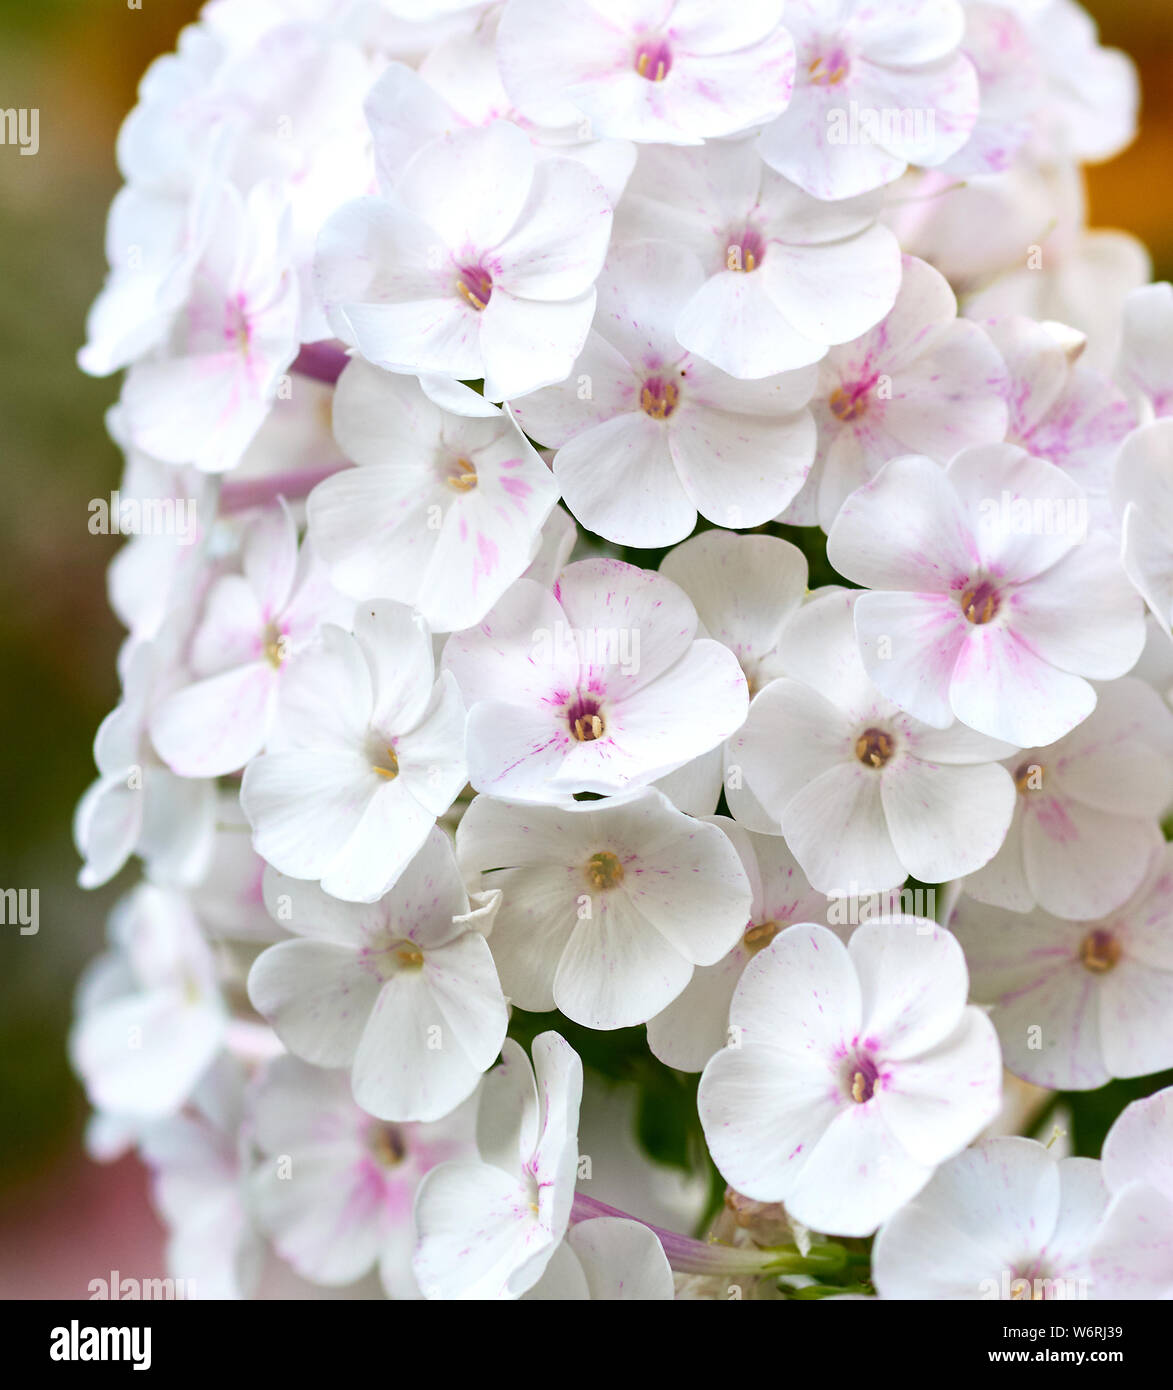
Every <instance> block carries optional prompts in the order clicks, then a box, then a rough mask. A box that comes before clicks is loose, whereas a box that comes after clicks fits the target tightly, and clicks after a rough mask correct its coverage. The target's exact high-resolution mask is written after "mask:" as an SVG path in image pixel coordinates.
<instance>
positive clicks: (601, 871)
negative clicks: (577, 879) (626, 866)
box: [586, 849, 624, 893]
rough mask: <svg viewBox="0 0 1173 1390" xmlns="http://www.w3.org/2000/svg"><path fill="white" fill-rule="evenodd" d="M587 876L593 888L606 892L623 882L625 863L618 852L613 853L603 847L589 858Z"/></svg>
mask: <svg viewBox="0 0 1173 1390" xmlns="http://www.w3.org/2000/svg"><path fill="white" fill-rule="evenodd" d="M586 876H587V882H588V883H589V884H590V885H591V887H592V888H596V889H598V891H599V892H600V893H605V892H607V891H608V890H609V889H611V888H615V887H616V886H617V885H618V884H620V883H622V882H623V876H624V870H623V865H622V864H621V863H620V862H619V856H618V855H617V854H612V853H611V851H610V850H609V849H601V850H600V851H599V852H598V854H592V855H591V857H590V858H589V859H588V860H587V863H586Z"/></svg>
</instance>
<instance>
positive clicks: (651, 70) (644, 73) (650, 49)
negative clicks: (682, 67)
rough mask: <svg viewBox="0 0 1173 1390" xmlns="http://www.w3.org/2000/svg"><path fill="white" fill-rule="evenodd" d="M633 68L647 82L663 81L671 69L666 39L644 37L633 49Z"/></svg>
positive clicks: (670, 55) (670, 54) (670, 58)
mask: <svg viewBox="0 0 1173 1390" xmlns="http://www.w3.org/2000/svg"><path fill="white" fill-rule="evenodd" d="M635 70H636V72H638V73H639V75H640V76H641V77H646V78H647V79H648V81H649V82H663V80H664V79H665V77H667V76H668V74H669V73H670V72H671V71H672V50H671V49H670V48H669V47H668V41H667V39H644V40H642V41H641V43H640V45H639V47H638V48H637V49H636V50H635Z"/></svg>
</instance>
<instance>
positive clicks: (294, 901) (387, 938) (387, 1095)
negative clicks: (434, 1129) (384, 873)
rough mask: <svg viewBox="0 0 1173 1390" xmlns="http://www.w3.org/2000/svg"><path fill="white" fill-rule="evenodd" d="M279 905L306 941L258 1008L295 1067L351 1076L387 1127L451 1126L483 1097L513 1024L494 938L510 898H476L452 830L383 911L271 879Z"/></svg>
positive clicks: (255, 994)
mask: <svg viewBox="0 0 1173 1390" xmlns="http://www.w3.org/2000/svg"><path fill="white" fill-rule="evenodd" d="M265 904H266V906H267V907H268V909H269V912H270V913H271V915H272V916H273V917H274V919H275V920H276V921H278V922H280V923H281V924H282V925H284V926H286V927H288V928H289V929H290V931H292V932H294V933H295V935H294V936H293V937H292V938H291V939H289V940H286V941H280V942H278V943H277V944H276V945H275V946H270V947H269V948H268V949H267V950H266V951H264V952H262V953H261V955H260V956H258V957H257V959H256V961H255V962H254V963H253V967H252V970H251V971H250V972H249V977H248V990H249V998H250V999H251V1000H252V1003H253V1006H254V1007H255V1008H256V1010H257V1012H258V1013H260V1014H261V1015H262V1016H263V1017H264V1018H266V1019H267V1020H268V1021H269V1023H270V1024H271V1025H272V1027H273V1029H274V1031H275V1032H276V1033H277V1036H278V1037H279V1038H280V1039H281V1041H282V1042H283V1043H284V1044H285V1045H286V1047H288V1048H289V1050H290V1051H291V1052H292V1053H293V1054H294V1055H295V1056H297V1057H300V1058H302V1059H303V1060H304V1061H307V1062H312V1063H313V1064H314V1065H315V1066H319V1067H349V1068H350V1074H351V1085H352V1088H353V1091H354V1098H355V1100H356V1101H357V1102H358V1104H359V1105H361V1106H362V1108H363V1109H364V1110H366V1111H368V1112H369V1113H370V1114H372V1115H376V1116H378V1117H379V1119H382V1120H391V1121H396V1122H398V1121H408V1120H438V1119H441V1118H442V1117H443V1116H445V1115H447V1114H449V1113H450V1112H451V1111H452V1110H454V1109H455V1108H456V1107H457V1106H458V1105H459V1104H460V1103H461V1101H463V1100H465V1099H467V1097H468V1096H469V1095H471V1093H472V1092H473V1090H474V1089H475V1088H476V1085H477V1082H478V1081H479V1079H480V1076H481V1073H482V1072H483V1071H484V1070H485V1069H486V1068H487V1067H490V1066H492V1064H493V1061H494V1059H495V1058H496V1056H497V1053H498V1051H499V1050H500V1047H501V1042H502V1039H503V1038H504V1037H505V1025H506V1022H507V1012H506V1007H505V998H504V996H503V995H502V993H501V986H500V984H499V983H498V981H497V972H496V970H495V969H494V968H493V957H492V955H491V953H490V951H489V947H488V945H487V943H486V942H485V937H484V933H485V932H487V931H488V929H489V927H490V926H491V924H492V920H493V914H494V913H495V912H496V910H497V897H496V895H495V894H476V895H473V897H471V898H470V896H469V894H468V892H467V891H466V889H465V887H464V885H463V883H462V882H461V878H460V874H459V872H458V870H457V867H456V860H455V859H454V857H453V854H452V846H451V844H450V842H449V840H448V837H447V836H446V835H445V834H444V832H443V831H442V830H440V829H439V828H438V827H437V828H434V829H433V830H432V831H431V833H430V834H429V836H428V838H427V840H426V841H425V843H424V845H423V847H422V849H421V850H420V851H419V853H418V854H417V855H416V856H415V858H414V859H412V861H411V863H410V864H409V865H408V866H407V868H406V869H405V870H404V871H403V873H402V874H401V875H400V877H399V879H398V881H397V882H396V884H395V886H394V887H393V888H392V889H391V891H390V892H389V893H388V894H387V895H386V896H385V897H383V898H381V899H380V900H379V901H378V902H376V903H344V902H341V901H339V900H338V899H337V898H332V897H330V895H329V894H328V893H324V892H322V890H321V889H320V888H319V887H318V886H317V885H316V884H306V883H299V882H296V881H295V880H293V879H289V878H284V877H282V876H281V875H280V874H277V873H275V872H273V871H272V870H269V871H268V872H267V873H266V876H265Z"/></svg>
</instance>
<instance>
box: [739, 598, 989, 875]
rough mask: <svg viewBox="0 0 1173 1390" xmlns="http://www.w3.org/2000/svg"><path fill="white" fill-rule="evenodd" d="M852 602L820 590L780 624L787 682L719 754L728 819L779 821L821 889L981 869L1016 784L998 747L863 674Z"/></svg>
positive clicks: (772, 687)
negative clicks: (937, 722)
mask: <svg viewBox="0 0 1173 1390" xmlns="http://www.w3.org/2000/svg"><path fill="white" fill-rule="evenodd" d="M862 601H863V596H862V595H860V594H857V593H854V592H842V591H838V592H831V593H828V594H826V595H824V596H822V597H819V598H816V599H814V600H813V601H812V602H810V603H808V604H807V605H806V606H805V607H804V608H802V609H800V610H799V612H798V613H796V614H795V615H794V617H793V618H791V620H790V622H789V623H788V624H787V626H786V629H785V631H784V632H783V634H782V639H781V642H780V646H779V656H780V659H781V661H782V664H783V666H784V668H785V670H786V673H787V674H786V676H785V677H784V678H782V679H780V680H776V681H773V682H771V684H769V685H768V686H766V688H765V690H763V691H762V692H761V694H760V695H758V696H757V698H756V699H755V700H754V702H753V704H752V705H751V706H750V711H749V717H748V718H747V719H746V721H745V724H744V725H743V726H742V728H741V729H740V730H739V731H738V733H737V734H736V735H735V736H734V737H733V738H732V739H731V740H730V741H729V743H728V744H727V746H726V750H725V757H726V766H725V788H726V796H727V798H728V802H729V808H730V810H731V811H732V812H733V814H734V816H736V817H738V818H739V819H740V818H741V817H742V816H743V815H745V816H746V818H747V821H748V822H749V824H750V825H751V826H753V827H754V828H757V829H774V830H775V831H776V830H777V829H778V828H779V827H780V828H781V829H782V831H783V832H784V833H785V835H786V838H787V841H788V843H789V845H790V848H791V849H792V850H793V851H794V856H795V858H796V859H797V860H798V862H799V863H800V864H801V865H802V868H803V871H804V873H805V874H806V876H807V878H809V879H810V881H811V883H812V884H814V886H815V887H816V888H818V889H819V890H820V891H822V892H824V893H832V894H843V893H850V892H852V891H858V892H863V893H873V892H883V891H884V890H885V889H888V888H891V887H892V886H893V885H894V884H897V883H902V882H903V881H904V879H905V878H906V877H907V875H908V874H913V875H914V876H915V877H917V878H919V879H921V880H922V881H924V882H928V883H941V882H944V881H945V880H947V879H952V878H957V877H958V876H960V875H961V874H963V873H969V872H972V871H974V870H975V869H979V868H981V866H982V865H983V864H986V863H988V862H989V860H990V859H992V858H993V857H994V855H995V854H996V853H997V852H998V850H999V849H1000V848H1001V846H1002V842H1003V840H1004V839H1005V837H1006V832H1007V830H1008V829H1009V826H1010V821H1011V817H1012V816H1013V814H1014V804H1015V796H1014V782H1013V779H1012V777H1011V775H1010V773H1009V771H1007V769H1006V768H1005V767H1002V766H1000V765H999V763H998V759H1000V758H1003V757H1005V756H1007V754H1008V753H1010V752H1012V751H1013V750H1012V749H1011V748H1010V747H1009V746H1008V745H1007V744H1005V743H1003V742H1002V741H1000V740H996V739H993V738H989V737H987V736H986V735H984V734H978V733H975V732H974V731H973V730H972V729H968V728H966V727H965V726H964V725H960V724H956V723H955V724H953V725H952V726H950V727H949V728H947V729H938V728H934V727H932V726H930V725H927V724H925V723H923V722H922V721H920V720H918V719H914V718H913V717H911V716H910V715H908V714H906V713H905V712H904V711H903V710H901V709H899V708H898V706H896V705H895V704H894V703H893V702H892V701H891V700H889V699H888V698H886V697H885V696H884V695H883V694H881V692H880V691H879V690H878V689H877V688H876V686H875V684H874V683H873V681H872V680H870V679H869V677H868V674H867V672H866V671H865V670H864V665H863V662H862V660H861V659H860V654H859V648H858V646H857V644H856V640H855V628H854V625H853V615H854V614H856V613H857V612H858V608H859V604H860V603H861V602H862ZM763 813H764V816H765V817H766V821H765V823H764V824H763V823H762V820H761V817H762V815H763Z"/></svg>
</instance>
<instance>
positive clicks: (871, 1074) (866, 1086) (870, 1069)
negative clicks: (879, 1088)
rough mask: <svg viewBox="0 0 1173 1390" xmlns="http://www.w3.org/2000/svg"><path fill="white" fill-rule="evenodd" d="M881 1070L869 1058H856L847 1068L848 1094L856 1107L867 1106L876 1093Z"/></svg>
mask: <svg viewBox="0 0 1173 1390" xmlns="http://www.w3.org/2000/svg"><path fill="white" fill-rule="evenodd" d="M879 1079H880V1069H879V1067H877V1066H876V1063H875V1061H874V1059H873V1058H871V1057H869V1056H866V1055H864V1056H859V1055H857V1056H856V1057H854V1058H853V1059H852V1060H851V1062H850V1064H849V1066H848V1068H847V1092H848V1095H850V1096H851V1099H852V1100H853V1101H854V1102H855V1103H856V1105H866V1104H867V1103H868V1101H869V1100H871V1098H872V1096H874V1095H875V1093H876V1082H877V1081H879Z"/></svg>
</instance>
